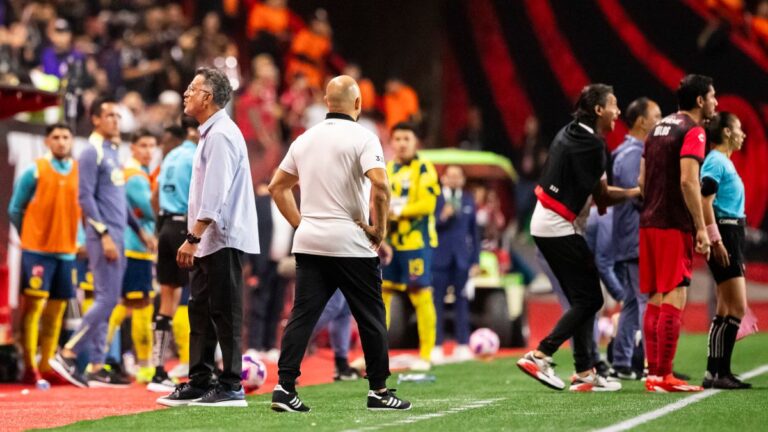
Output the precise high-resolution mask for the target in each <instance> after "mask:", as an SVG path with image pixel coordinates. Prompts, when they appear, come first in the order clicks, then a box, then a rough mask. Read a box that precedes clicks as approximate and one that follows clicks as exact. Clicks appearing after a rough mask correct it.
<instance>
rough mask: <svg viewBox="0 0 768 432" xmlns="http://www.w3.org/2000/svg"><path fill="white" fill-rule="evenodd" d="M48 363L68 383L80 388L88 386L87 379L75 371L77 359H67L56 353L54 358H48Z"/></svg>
mask: <svg viewBox="0 0 768 432" xmlns="http://www.w3.org/2000/svg"><path fill="white" fill-rule="evenodd" d="M48 364H49V365H50V366H51V368H52V369H53V370H54V371H55V372H56V373H57V374H59V375H60V376H61V377H62V378H64V379H65V380H67V381H68V382H69V383H70V384H72V385H74V386H77V387H80V388H88V381H86V379H85V377H83V374H81V373H80V372H78V371H77V359H74V358H71V359H69V358H66V357H64V356H62V355H61V354H60V353H56V356H55V357H54V358H52V359H50V360H48Z"/></svg>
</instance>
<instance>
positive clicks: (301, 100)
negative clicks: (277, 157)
mask: <svg viewBox="0 0 768 432" xmlns="http://www.w3.org/2000/svg"><path fill="white" fill-rule="evenodd" d="M312 93H313V90H312V89H310V88H309V81H308V80H307V77H305V76H304V75H303V74H298V75H296V77H295V78H294V80H293V83H291V86H290V87H288V89H287V90H286V91H285V92H284V93H283V95H282V96H280V105H282V107H283V109H284V110H285V118H284V119H283V121H284V124H285V127H286V129H287V130H288V133H289V137H288V141H293V140H295V139H296V138H297V137H298V136H299V135H301V134H302V133H304V131H305V130H307V129H308V128H310V127H312V126H314V124H305V123H304V113H305V112H306V111H307V107H309V106H310V104H312V99H313V98H312ZM314 93H319V92H318V91H317V90H315V91H314ZM324 114H325V113H323V115H324ZM313 121H314V120H313ZM321 121H322V120H321Z"/></svg>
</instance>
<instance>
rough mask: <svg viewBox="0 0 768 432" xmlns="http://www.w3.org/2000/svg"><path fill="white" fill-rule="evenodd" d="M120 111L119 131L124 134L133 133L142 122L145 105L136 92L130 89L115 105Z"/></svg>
mask: <svg viewBox="0 0 768 432" xmlns="http://www.w3.org/2000/svg"><path fill="white" fill-rule="evenodd" d="M117 109H118V111H119V112H120V132H121V133H125V134H130V133H133V131H135V130H137V129H139V127H140V126H139V125H141V124H143V123H144V119H143V116H144V114H145V109H146V106H145V105H144V100H143V99H142V98H141V95H140V94H139V93H138V92H135V91H131V92H128V93H126V94H125V96H123V97H122V99H120V104H119V105H118V106H117Z"/></svg>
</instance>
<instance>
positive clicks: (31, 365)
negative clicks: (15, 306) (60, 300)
mask: <svg viewBox="0 0 768 432" xmlns="http://www.w3.org/2000/svg"><path fill="white" fill-rule="evenodd" d="M45 300H46V298H45V297H33V296H30V295H25V296H24V316H23V319H22V321H23V322H22V331H23V334H24V337H23V338H22V341H21V346H22V348H24V370H26V371H36V370H37V341H38V333H39V331H40V317H41V316H42V315H43V308H44V307H45Z"/></svg>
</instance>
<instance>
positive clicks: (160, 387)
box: [147, 382, 176, 393]
mask: <svg viewBox="0 0 768 432" xmlns="http://www.w3.org/2000/svg"><path fill="white" fill-rule="evenodd" d="M147 390H149V391H151V392H155V393H171V392H173V391H174V390H176V387H175V386H174V387H169V386H167V385H164V384H160V383H156V382H151V383H149V384H147Z"/></svg>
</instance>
